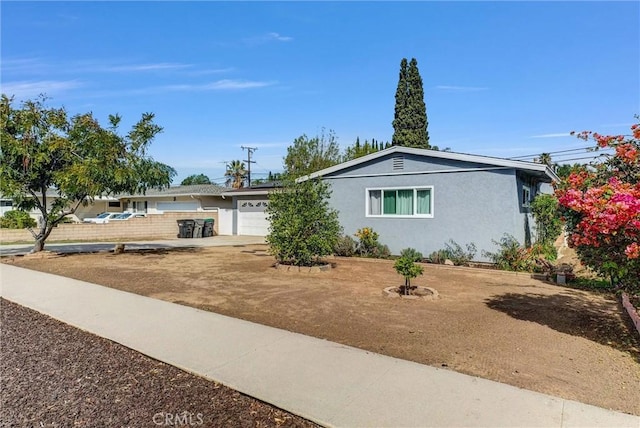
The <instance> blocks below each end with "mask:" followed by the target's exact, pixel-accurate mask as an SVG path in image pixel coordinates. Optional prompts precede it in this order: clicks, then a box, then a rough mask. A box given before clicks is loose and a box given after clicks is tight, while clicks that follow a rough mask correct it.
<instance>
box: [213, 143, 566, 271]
mask: <svg viewBox="0 0 640 428" xmlns="http://www.w3.org/2000/svg"><path fill="white" fill-rule="evenodd" d="M315 178H319V179H322V180H324V181H325V182H327V183H329V184H330V186H331V191H332V195H331V199H330V204H331V206H332V207H333V208H335V209H336V210H337V211H338V212H339V220H340V223H341V225H342V227H343V228H344V233H345V234H347V235H351V236H353V235H354V234H355V233H356V231H357V230H358V229H360V228H363V227H371V228H373V230H375V231H376V232H378V234H379V241H380V242H381V243H383V244H386V245H388V246H389V248H390V250H391V253H392V254H399V253H400V251H401V250H402V249H404V248H408V247H411V248H415V249H416V250H418V251H420V252H422V253H423V254H424V255H425V256H428V255H429V254H431V253H432V252H433V251H437V250H439V249H442V248H445V244H446V243H447V242H448V241H449V240H453V241H455V242H457V243H458V244H460V245H461V246H462V247H463V248H464V247H465V245H466V244H468V243H474V244H475V245H476V247H477V249H478V253H477V254H476V259H477V260H485V261H486V258H484V257H482V251H483V250H486V251H495V250H497V246H496V245H495V244H494V242H493V241H498V240H500V238H502V237H503V236H504V235H505V234H509V235H512V236H513V237H515V238H516V239H517V240H518V241H519V242H521V243H526V242H530V241H531V240H532V236H535V235H534V233H535V222H534V221H533V218H532V215H531V212H530V207H529V204H530V202H531V201H532V200H533V198H534V197H535V196H536V195H537V194H538V193H551V192H552V187H551V183H552V182H553V181H555V180H558V177H557V176H556V174H555V173H554V172H553V171H552V170H551V168H549V167H548V166H547V165H544V164H539V163H533V162H522V161H514V160H509V159H503V158H496V157H489V156H480V155H472V154H464V153H453V152H446V151H435V150H425V149H415V148H408V147H400V146H395V147H391V148H388V149H385V150H381V151H379V152H376V153H373V154H370V155H367V156H363V157H360V158H357V159H354V160H351V161H348V162H344V163H341V164H338V165H335V166H332V167H330V168H326V169H323V170H321V171H317V172H315V173H313V174H311V175H309V176H308V177H304V178H303V179H315ZM271 190H273V187H272V188H271V189H269V188H255V187H254V188H249V189H239V190H237V191H232V192H227V193H225V194H226V195H227V196H230V197H231V198H232V200H233V226H232V233H233V234H257V235H266V234H267V233H268V221H267V220H266V214H265V213H264V208H265V207H266V206H267V204H268V193H269V191H271Z"/></svg>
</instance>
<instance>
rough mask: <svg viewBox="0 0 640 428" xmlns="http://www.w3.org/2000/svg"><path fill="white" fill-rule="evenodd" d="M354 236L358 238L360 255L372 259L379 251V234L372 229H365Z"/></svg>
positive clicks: (359, 230)
mask: <svg viewBox="0 0 640 428" xmlns="http://www.w3.org/2000/svg"><path fill="white" fill-rule="evenodd" d="M354 236H355V237H356V238H358V244H357V251H358V254H360V255H361V256H362V257H372V255H373V253H375V252H376V251H377V249H378V232H375V231H374V230H373V229H372V228H370V227H363V228H362V229H358V231H357V232H356V233H355V235H354Z"/></svg>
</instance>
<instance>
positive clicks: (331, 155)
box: [284, 129, 342, 179]
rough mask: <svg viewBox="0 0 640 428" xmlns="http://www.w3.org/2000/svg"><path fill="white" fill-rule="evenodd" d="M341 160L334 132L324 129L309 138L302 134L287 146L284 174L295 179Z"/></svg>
mask: <svg viewBox="0 0 640 428" xmlns="http://www.w3.org/2000/svg"><path fill="white" fill-rule="evenodd" d="M341 161H342V158H341V156H340V146H339V145H338V141H337V139H336V136H335V133H334V132H333V131H329V132H328V133H327V134H325V131H324V129H323V130H322V133H321V134H320V135H319V136H316V137H314V138H309V137H307V136H306V135H302V136H300V137H298V138H296V139H295V140H294V141H293V145H291V146H289V147H287V156H286V157H285V158H284V175H285V176H286V177H287V178H288V179H296V178H298V177H303V176H305V175H309V174H311V173H313V172H316V171H319V170H321V169H324V168H328V167H330V166H333V165H336V164H338V163H340V162H341Z"/></svg>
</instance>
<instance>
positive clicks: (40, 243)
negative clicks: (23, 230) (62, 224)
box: [31, 222, 53, 253]
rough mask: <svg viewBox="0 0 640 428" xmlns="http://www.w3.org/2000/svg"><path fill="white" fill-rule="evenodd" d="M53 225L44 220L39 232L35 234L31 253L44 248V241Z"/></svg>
mask: <svg viewBox="0 0 640 428" xmlns="http://www.w3.org/2000/svg"><path fill="white" fill-rule="evenodd" d="M52 230H53V225H48V224H47V223H46V222H45V224H43V225H42V226H41V227H40V232H39V233H38V234H37V235H36V236H35V238H36V241H35V243H34V244H33V249H32V250H31V252H32V253H38V252H40V251H43V250H44V243H45V241H46V240H47V238H48V237H49V235H50V234H51V231H52Z"/></svg>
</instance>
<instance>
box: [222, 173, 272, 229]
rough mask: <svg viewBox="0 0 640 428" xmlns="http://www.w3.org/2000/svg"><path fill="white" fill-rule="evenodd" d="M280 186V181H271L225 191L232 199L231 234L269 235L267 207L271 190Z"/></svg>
mask: <svg viewBox="0 0 640 428" xmlns="http://www.w3.org/2000/svg"><path fill="white" fill-rule="evenodd" d="M279 187H281V184H280V183H278V182H270V183H264V184H257V185H254V186H252V187H246V188H240V189H233V190H229V191H227V192H225V193H223V195H224V196H226V197H229V198H230V199H231V201H232V217H231V234H232V235H252V236H267V235H268V234H269V220H267V214H266V213H265V208H267V205H268V204H269V192H272V191H273V190H274V189H277V188H279Z"/></svg>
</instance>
